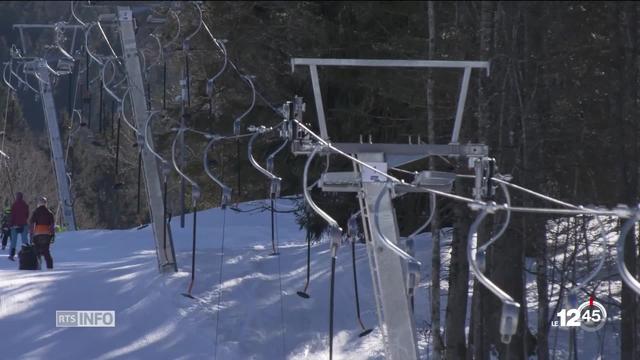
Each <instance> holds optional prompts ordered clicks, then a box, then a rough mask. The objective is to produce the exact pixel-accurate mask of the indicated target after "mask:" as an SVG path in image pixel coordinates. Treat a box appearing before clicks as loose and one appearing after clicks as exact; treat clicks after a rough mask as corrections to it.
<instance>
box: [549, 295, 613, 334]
mask: <svg viewBox="0 0 640 360" xmlns="http://www.w3.org/2000/svg"><path fill="white" fill-rule="evenodd" d="M556 316H557V317H558V318H559V320H555V321H553V322H551V325H552V326H560V327H578V326H579V327H581V328H582V329H583V330H586V331H591V332H593V331H598V330H600V329H601V328H602V327H603V326H604V324H605V323H606V321H607V310H606V309H605V308H604V306H602V304H600V303H599V302H597V301H595V300H594V299H593V297H590V298H589V301H585V302H583V303H582V304H580V306H579V307H578V308H577V309H562V310H560V312H558V313H557V314H556Z"/></svg>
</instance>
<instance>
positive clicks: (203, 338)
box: [0, 199, 619, 360]
mask: <svg viewBox="0 0 640 360" xmlns="http://www.w3.org/2000/svg"><path fill="white" fill-rule="evenodd" d="M262 205H263V201H254V202H249V203H244V204H241V208H242V209H246V210H248V209H255V208H256V207H261V206H262ZM294 206H295V204H294V202H293V200H291V199H281V200H279V201H278V205H277V207H278V208H279V209H281V210H290V209H292V208H293V207H294ZM223 213H224V211H222V210H220V209H210V210H206V211H202V212H199V213H198V218H197V224H198V229H197V236H198V239H197V240H198V251H197V253H196V271H197V273H196V285H195V287H194V289H193V294H194V295H195V296H196V297H197V299H196V300H192V299H189V298H186V297H184V296H181V295H180V294H181V293H183V292H185V291H186V289H187V286H188V284H189V276H190V273H189V271H190V268H191V241H192V239H191V231H192V229H191V224H192V222H191V221H192V214H188V215H187V216H186V226H185V228H183V229H181V228H180V227H179V219H178V218H177V217H176V218H174V219H172V227H173V234H174V241H175V247H176V256H177V259H178V264H179V272H178V273H175V274H170V275H161V274H159V273H158V271H157V260H156V252H155V248H154V242H153V237H152V233H151V227H146V228H143V229H140V230H137V229H130V230H116V231H107V230H84V231H77V232H66V233H62V234H59V235H58V236H57V237H56V242H55V244H54V245H53V247H52V253H53V257H54V268H55V269H54V270H53V271H19V270H16V269H17V265H18V264H17V262H10V261H8V260H6V259H5V258H4V257H5V256H6V254H7V253H8V249H7V250H5V252H4V253H2V259H0V342H1V343H2V344H3V345H4V346H2V352H1V355H0V359H26V360H39V359H47V360H57V359H60V360H68V359H74V360H76V359H77V360H83V359H87V360H93V359H99V360H107V359H180V360H188V359H194V360H195V359H214V358H217V359H225V360H227V359H253V360H260V359H265V360H266V359H309V360H314V359H323V360H324V359H327V358H328V330H329V318H328V316H329V284H330V271H329V270H330V268H329V266H330V261H331V258H330V254H329V246H328V244H327V242H326V241H324V240H322V241H320V242H319V243H316V244H313V246H312V252H311V259H312V263H311V285H310V287H309V290H308V293H309V294H310V295H311V298H310V299H302V298H300V297H299V296H297V295H296V291H298V290H302V288H303V286H304V280H305V276H306V241H305V233H304V231H302V230H299V227H298V225H297V224H296V223H295V217H294V215H293V214H291V213H287V214H277V215H276V216H277V234H278V239H279V242H280V256H279V257H274V256H270V255H269V254H270V253H271V240H270V239H271V223H270V214H269V212H267V211H253V212H242V213H239V212H235V211H232V210H227V211H226V226H225V234H226V236H225V253H224V262H223V267H222V270H223V272H222V279H223V290H222V300H221V304H220V311H219V312H218V294H219V287H218V281H219V275H220V272H219V269H220V254H221V252H220V245H221V240H222V222H223ZM449 244H450V231H445V232H444V236H442V244H441V245H442V253H441V257H442V263H443V266H445V268H446V267H447V266H448V262H449V257H450V256H449V251H450V246H449ZM415 245H416V254H417V256H418V258H420V259H423V260H425V261H424V262H423V266H422V274H421V275H422V278H421V283H420V286H419V287H418V288H417V289H416V299H415V311H416V328H417V330H418V345H419V350H420V352H421V358H424V359H426V358H430V355H431V354H430V350H431V344H429V343H428V342H427V338H428V336H427V333H428V331H429V328H430V326H429V324H430V316H429V309H430V304H429V302H428V299H427V294H428V293H429V291H430V290H429V286H430V274H429V270H430V262H429V259H430V258H431V238H430V236H428V235H426V234H423V235H421V236H419V237H418V238H417V239H416V242H415ZM356 259H357V271H358V285H359V289H360V300H361V304H360V306H361V312H362V318H363V321H364V323H365V324H366V326H367V327H375V330H374V331H373V333H371V334H370V335H368V336H366V337H364V338H359V337H358V334H359V332H360V328H359V326H358V324H357V322H356V316H355V303H354V291H353V275H352V265H351V247H350V245H349V244H345V246H343V247H341V248H340V250H339V252H338V260H337V266H336V274H337V275H336V294H335V304H336V307H335V330H334V359H337V360H338V359H345V360H346V359H349V360H363V359H383V358H384V353H383V344H382V336H381V333H380V330H379V328H378V326H377V325H378V324H377V323H378V321H377V316H376V311H375V301H374V299H373V292H372V287H371V277H370V273H369V266H368V260H367V254H366V249H365V247H364V245H362V244H357V245H356ZM446 276H447V275H446V270H444V272H443V274H442V276H441V278H443V279H446ZM534 281H535V280H534V279H533V277H531V276H529V277H528V281H527V282H528V284H529V285H528V287H531V286H532V285H533V284H534ZM441 285H442V301H441V302H442V305H441V309H442V314H441V319H442V321H444V318H445V313H444V312H445V309H446V293H447V282H446V281H443V282H442V284H441ZM280 286H282V298H281V297H280V294H281V292H280ZM281 300H282V302H281ZM470 303H471V302H470V301H469V304H468V306H469V307H470ZM56 310H113V311H115V313H116V326H115V328H56V327H55V311H56ZM468 310H469V309H468ZM467 313H468V314H469V311H467ZM528 314H529V318H528V322H529V327H530V328H532V329H535V326H536V325H535V322H536V321H537V313H536V299H535V297H533V296H532V298H531V299H529V308H528ZM216 315H219V319H218V320H219V322H218V323H217V325H218V326H216V320H217V317H216ZM283 319H284V323H283V321H282V320H283ZM618 320H619V319H615V322H614V323H616V324H617V321H618ZM616 328H617V326H616V325H613V324H612V329H613V331H612V330H611V329H610V330H605V331H604V332H602V333H584V332H579V333H578V341H579V342H580V345H581V346H580V351H579V353H580V355H581V356H587V357H586V358H598V357H597V356H596V357H593V356H594V354H598V353H601V352H602V349H598V347H599V346H598V345H599V344H600V346H601V345H602V344H604V343H603V342H602V341H601V340H602V339H601V338H602V336H605V334H606V336H607V337H610V336H611V335H614V338H612V339H611V344H608V345H609V346H607V347H606V348H605V351H604V353H605V354H607V355H608V356H606V358H612V359H615V358H618V356H617V351H616V350H617V344H616V342H617V341H616V340H614V339H615V337H616V336H615V333H616V332H617V331H616ZM467 330H468V328H467ZM612 332H613V334H612ZM216 334H217V347H216ZM558 335H559V336H558V339H557V340H556V339H555V338H554V339H552V340H553V342H554V343H557V351H558V352H557V353H556V355H559V356H560V358H564V357H565V356H567V343H568V332H567V331H564V330H563V331H560V333H559V334H558ZM599 340H600V341H599ZM216 353H217V356H216ZM590 356H592V357H590Z"/></svg>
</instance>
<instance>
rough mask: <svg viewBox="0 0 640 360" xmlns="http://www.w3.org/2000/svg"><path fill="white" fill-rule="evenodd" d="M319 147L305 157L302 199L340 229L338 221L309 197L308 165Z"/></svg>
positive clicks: (330, 224) (330, 223)
mask: <svg viewBox="0 0 640 360" xmlns="http://www.w3.org/2000/svg"><path fill="white" fill-rule="evenodd" d="M320 149H321V147H320V146H315V147H314V149H313V151H312V152H311V154H309V157H308V158H307V162H306V163H305V164H304V173H303V174H304V175H303V178H302V191H303V193H304V199H305V200H306V202H307V204H309V207H311V209H312V210H313V211H314V212H315V213H316V214H318V215H319V216H320V217H321V218H323V219H324V220H325V221H326V222H327V223H329V226H331V227H333V228H336V229H338V230H340V231H342V229H341V228H340V226H338V222H337V221H335V220H334V219H333V218H332V217H331V216H329V214H327V213H326V212H324V211H323V210H322V209H321V208H320V207H319V206H318V205H316V203H315V202H314V201H313V198H311V193H309V188H308V187H307V183H308V181H307V180H308V178H309V166H310V165H311V162H312V161H313V158H314V157H315V156H316V154H317V153H318V152H319V151H320Z"/></svg>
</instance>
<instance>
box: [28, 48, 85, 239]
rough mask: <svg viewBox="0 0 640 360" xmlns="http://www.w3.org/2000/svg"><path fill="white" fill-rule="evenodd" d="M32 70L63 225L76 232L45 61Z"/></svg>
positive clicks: (36, 61) (35, 62)
mask: <svg viewBox="0 0 640 360" xmlns="http://www.w3.org/2000/svg"><path fill="white" fill-rule="evenodd" d="M32 64H33V66H34V70H35V72H36V74H37V77H38V79H39V80H38V83H39V84H40V98H41V103H42V110H43V112H44V120H45V122H46V124H47V130H48V133H49V145H50V146H51V158H52V160H53V168H54V172H55V175H56V184H57V190H58V201H59V203H60V204H61V206H62V214H63V225H64V226H65V227H66V228H67V229H68V230H71V231H75V230H77V227H76V221H75V214H74V212H73V205H72V204H73V202H72V200H71V192H70V191H69V180H68V177H67V170H66V166H65V163H64V154H63V152H62V141H61V139H60V128H59V127H58V117H57V113H56V104H55V102H54V100H53V92H52V89H51V73H50V70H49V67H48V65H47V62H46V60H44V59H41V60H35V61H34V62H33V63H32Z"/></svg>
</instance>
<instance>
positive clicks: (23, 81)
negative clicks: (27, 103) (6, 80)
mask: <svg viewBox="0 0 640 360" xmlns="http://www.w3.org/2000/svg"><path fill="white" fill-rule="evenodd" d="M20 66H22V64H18V69H19V68H20ZM18 69H16V71H18ZM9 70H10V71H11V75H13V76H14V77H15V78H16V79H18V81H19V82H21V83H22V84H23V85H24V86H26V87H27V88H29V89H31V90H32V91H34V92H35V93H37V94H39V93H40V92H39V91H38V90H36V88H34V87H33V86H31V84H29V82H28V81H26V80H25V79H23V78H22V77H20V75H18V73H17V72H16V71H14V70H13V68H11V67H10V68H9Z"/></svg>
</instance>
